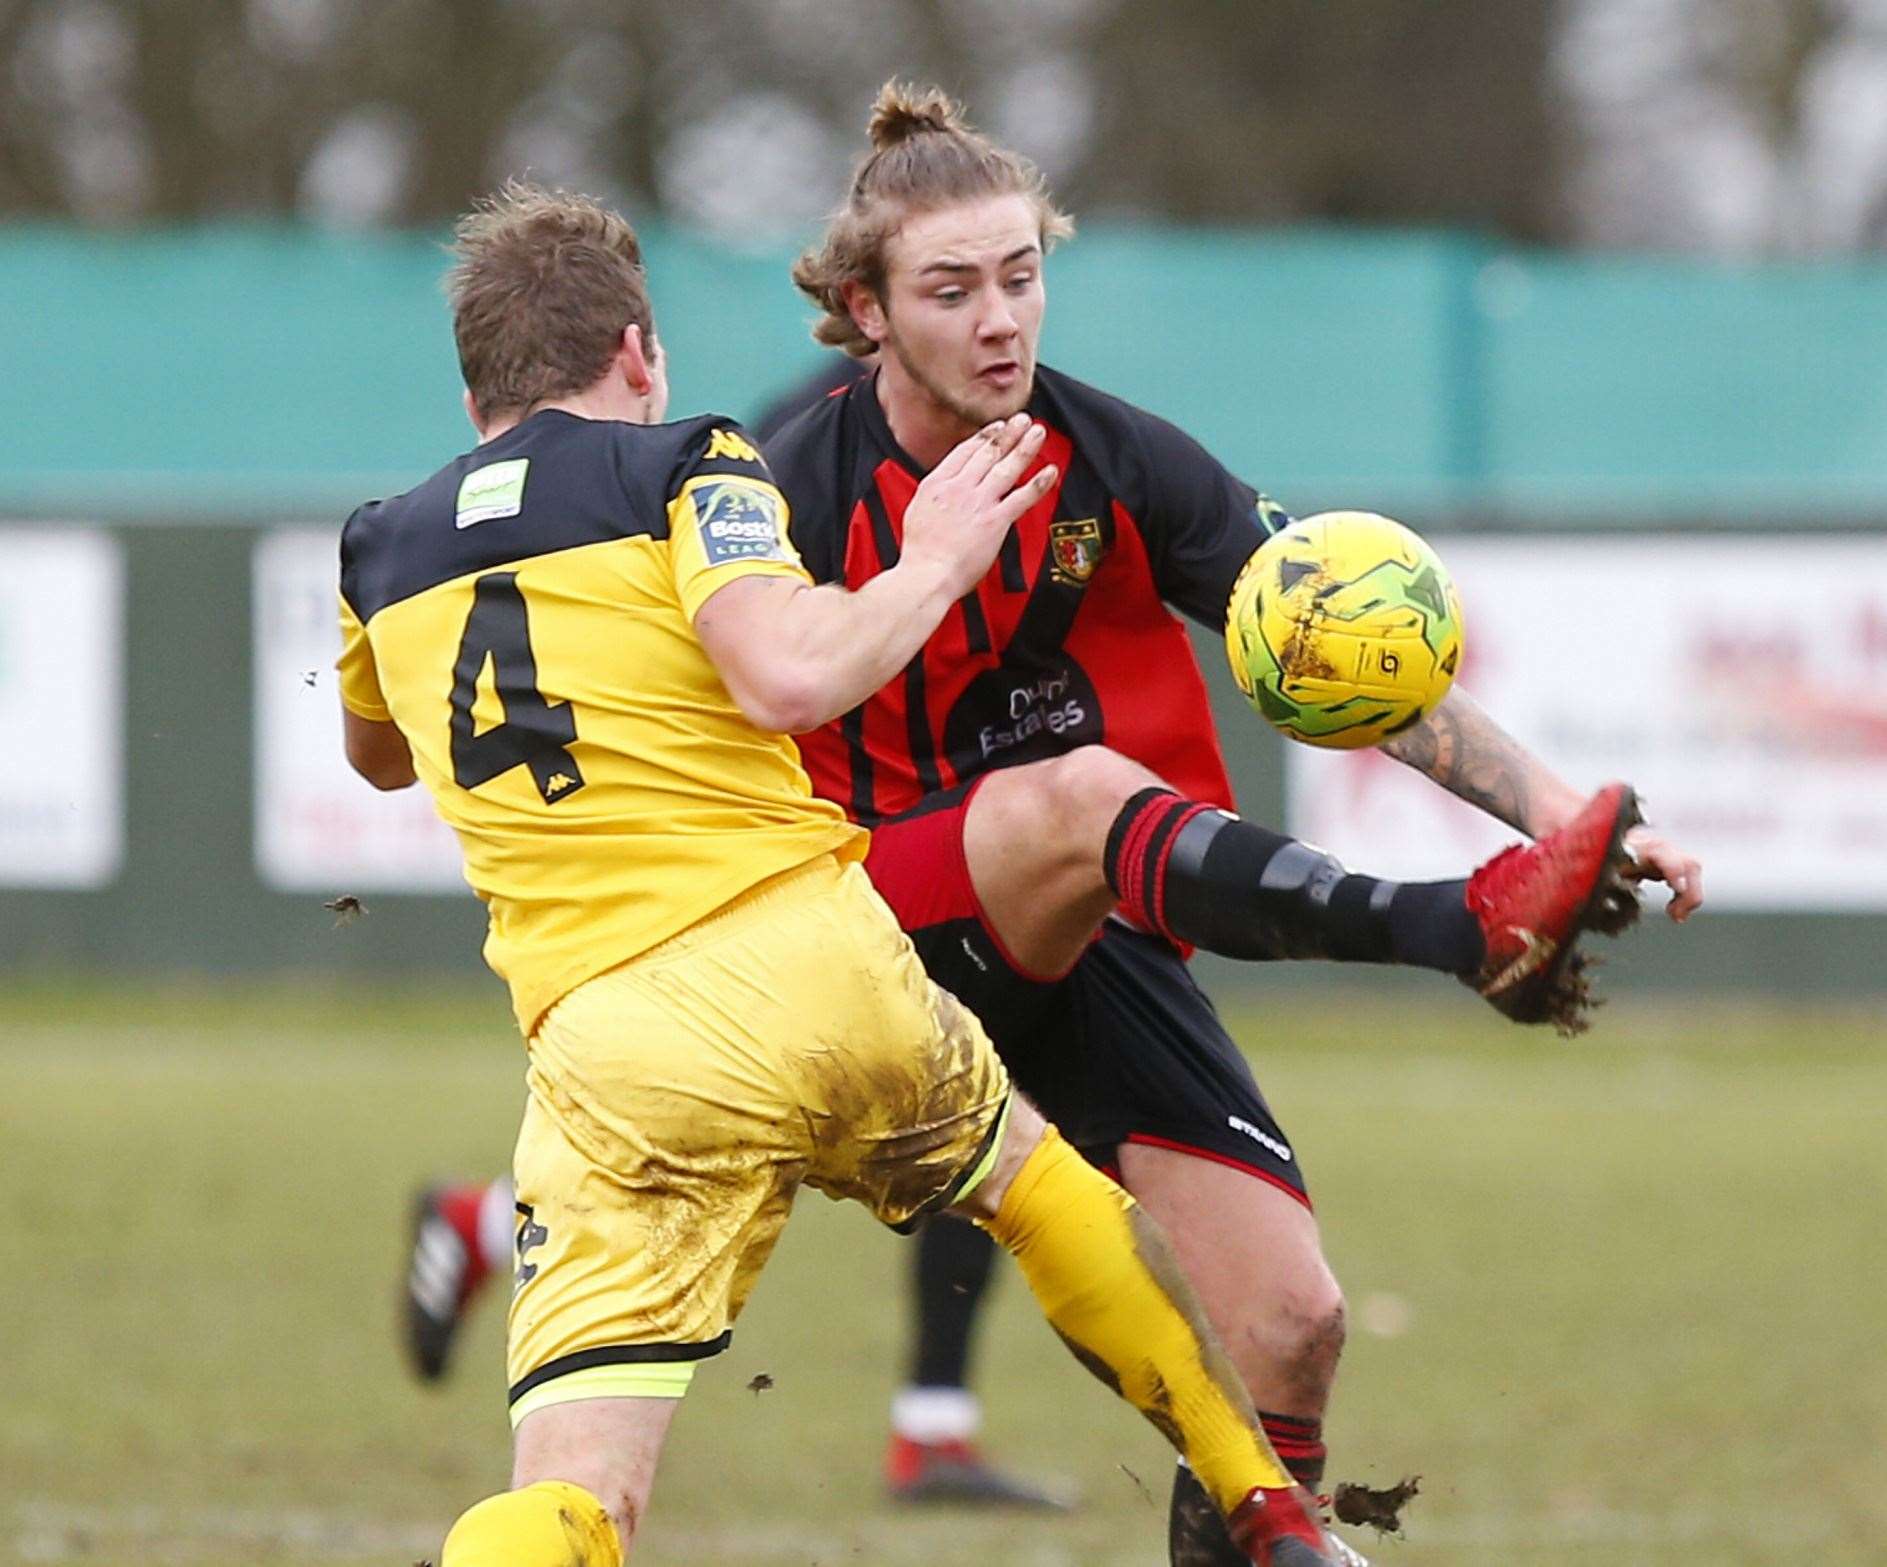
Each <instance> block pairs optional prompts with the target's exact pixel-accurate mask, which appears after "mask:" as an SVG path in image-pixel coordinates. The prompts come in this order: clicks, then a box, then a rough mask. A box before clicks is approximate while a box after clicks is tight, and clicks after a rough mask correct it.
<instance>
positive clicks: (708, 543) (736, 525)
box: [689, 479, 793, 566]
mask: <svg viewBox="0 0 1887 1567" xmlns="http://www.w3.org/2000/svg"><path fill="white" fill-rule="evenodd" d="M689 496H690V499H692V500H693V502H694V508H695V522H696V525H697V526H698V527H699V528H700V530H701V552H702V554H704V555H705V556H706V557H707V562H708V564H709V565H710V566H725V565H727V564H728V563H729V562H730V561H736V560H787V561H790V560H792V559H793V552H792V550H791V548H790V547H789V546H788V545H787V543H786V537H785V534H786V529H785V527H784V526H783V521H784V518H783V515H782V514H783V511H784V508H785V502H783V501H782V500H781V499H780V494H779V491H777V490H775V489H774V488H773V487H772V486H771V485H767V484H755V483H752V482H750V481H749V480H746V479H714V480H710V481H706V482H703V483H697V484H696V485H694V486H693V487H692V488H691V489H690V490H689Z"/></svg>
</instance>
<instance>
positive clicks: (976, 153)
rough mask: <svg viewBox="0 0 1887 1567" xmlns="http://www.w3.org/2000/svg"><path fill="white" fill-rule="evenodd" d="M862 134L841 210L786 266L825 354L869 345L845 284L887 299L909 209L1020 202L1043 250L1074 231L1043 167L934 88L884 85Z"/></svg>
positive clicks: (860, 351) (864, 350)
mask: <svg viewBox="0 0 1887 1567" xmlns="http://www.w3.org/2000/svg"><path fill="white" fill-rule="evenodd" d="M866 130H867V134H868V135H869V136H870V138H871V146H872V150H871V151H870V152H869V153H867V154H866V155H865V157H864V158H863V159H862V160H861V161H860V163H859V165H858V169H857V172H856V173H854V175H853V176H852V187H851V191H850V193H849V194H848V195H847V197H846V199H845V203H844V205H843V206H841V207H840V208H839V210H838V211H837V212H836V213H834V214H833V216H832V220H831V222H830V223H829V224H828V225H827V227H826V233H825V238H824V239H823V240H821V241H820V242H819V244H817V245H815V246H814V247H813V248H812V249H810V250H808V251H807V252H806V253H805V254H804V255H802V256H801V257H800V258H799V260H798V261H796V262H795V263H794V264H793V281H794V282H795V283H796V284H798V285H799V288H800V291H801V292H802V293H804V294H805V295H806V296H807V297H808V298H810V299H811V300H812V302H813V303H814V304H816V305H817V306H818V307H819V309H820V312H821V314H820V317H819V320H818V321H817V322H816V323H815V324H814V326H813V329H812V335H813V336H814V337H815V338H817V339H818V340H819V341H820V342H821V343H824V344H825V345H826V346H827V347H829V348H840V349H843V350H844V351H845V352H846V353H848V354H853V355H856V356H858V357H861V358H862V357H863V356H864V355H866V354H869V353H871V352H873V351H874V349H875V348H876V346H877V345H876V344H874V343H873V342H872V341H871V339H870V338H868V337H866V336H865V334H864V333H863V332H861V331H860V330H859V329H858V323H857V322H856V321H854V320H853V319H852V313H851V311H850V310H848V309H847V308H846V304H845V292H844V290H845V285H846V284H847V283H862V284H864V285H865V286H866V287H867V288H869V289H871V290H872V292H874V293H875V294H877V295H878V296H879V297H880V298H881V299H882V298H883V297H884V283H885V248H886V246H887V244H888V243H889V241H890V239H891V236H892V235H893V234H895V233H896V232H897V230H898V225H899V224H900V223H902V222H903V220H904V218H905V217H906V216H907V215H908V214H910V213H912V212H925V211H932V210H934V209H936V208H938V207H945V206H949V205H951V204H952V203H954V202H959V201H973V200H976V199H978V198H980V197H984V196H1024V197H1026V198H1028V200H1029V201H1030V202H1031V203H1033V205H1034V207H1035V212H1036V217H1037V220H1038V221H1039V222H1040V225H1041V239H1042V249H1043V250H1044V251H1048V250H1051V249H1053V248H1054V245H1055V242H1056V241H1057V240H1062V239H1066V238H1068V236H1069V235H1071V234H1073V233H1074V231H1075V226H1074V220H1073V219H1072V218H1070V217H1069V216H1068V215H1067V214H1066V213H1065V212H1063V211H1061V209H1060V208H1058V207H1057V206H1056V205H1055V203H1054V201H1053V200H1052V199H1051V198H1050V196H1049V193H1048V184H1047V182H1046V181H1045V180H1044V179H1043V178H1042V174H1041V171H1040V170H1039V169H1037V168H1036V167H1035V165H1034V164H1033V163H1031V162H1029V160H1028V159H1027V158H1025V157H1023V156H1022V155H1021V154H1020V153H1016V152H1011V151H1009V150H1008V149H1007V148H1005V147H999V146H997V145H996V144H995V143H994V142H992V141H990V140H989V138H988V137H986V136H983V135H981V134H980V133H978V132H977V131H976V130H974V129H973V128H972V127H971V126H970V125H969V123H968V122H967V121H966V120H965V119H964V117H963V108H962V106H961V105H960V104H958V103H956V102H955V101H954V100H952V99H951V98H950V97H949V96H948V95H947V94H946V93H944V92H942V91H941V90H940V89H938V88H935V87H927V88H919V87H910V86H906V85H905V84H903V83H901V82H898V81H889V82H886V83H885V84H884V86H883V87H881V88H880V89H879V90H878V99H877V101H876V102H875V103H874V104H873V105H872V107H871V119H870V121H869V123H868V125H867V127H866Z"/></svg>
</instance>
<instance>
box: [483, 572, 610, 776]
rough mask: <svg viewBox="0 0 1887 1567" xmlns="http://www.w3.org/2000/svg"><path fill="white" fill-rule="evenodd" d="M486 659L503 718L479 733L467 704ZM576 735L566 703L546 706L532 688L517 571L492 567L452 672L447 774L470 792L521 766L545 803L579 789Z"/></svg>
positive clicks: (532, 663)
mask: <svg viewBox="0 0 1887 1567" xmlns="http://www.w3.org/2000/svg"><path fill="white" fill-rule="evenodd" d="M487 658H490V660H491V667H492V681H493V684H494V685H495V686H496V687H497V691H498V703H499V706H501V707H502V708H503V709H504V715H505V716H504V722H503V723H501V724H497V725H494V726H493V727H492V728H490V729H487V730H486V731H485V732H484V733H483V734H480V733H478V732H477V731H476V730H475V728H474V726H473V722H472V703H473V702H474V701H475V700H476V699H477V696H478V677H479V675H480V674H482V673H483V672H484V668H485V660H486V659H487ZM576 738H577V720H576V715H575V714H573V713H572V712H571V711H570V704H569V703H568V702H560V703H559V704H558V705H557V706H555V707H552V706H551V704H550V703H548V702H546V701H545V700H544V696H543V693H542V692H540V691H539V690H538V689H537V657H536V655H535V654H534V653H533V652H532V651H531V621H530V616H529V615H528V613H527V612H526V611H525V607H524V594H523V592H522V591H521V590H520V589H519V587H518V574H517V573H516V572H515V571H495V572H492V573H491V574H490V575H488V576H483V577H480V578H479V579H478V582H477V584H476V585H475V587H474V589H473V594H472V612H471V614H470V615H468V616H467V617H466V619H465V634H464V635H463V636H462V637H461V638H460V639H459V657H458V662H457V663H456V664H454V665H453V669H452V776H453V778H454V779H455V780H456V781H457V783H458V785H459V787H460V788H461V789H476V788H477V787H478V786H479V785H480V784H486V783H490V782H491V781H492V779H494V778H497V777H499V776H501V775H502V774H504V773H508V772H510V771H511V769H512V768H514V767H528V768H530V770H531V777H532V779H533V780H534V781H535V782H536V784H537V792H538V793H539V794H541V795H542V796H543V797H544V803H545V804H546V805H549V804H552V803H554V802H556V801H558V800H563V799H567V798H569V797H570V796H571V795H573V794H575V793H576V792H577V790H579V789H581V788H582V787H583V773H582V770H581V769H580V768H579V767H578V766H577V764H576V760H575V759H574V758H573V757H572V756H571V755H570V751H569V747H570V746H571V745H572V744H573V743H574V742H575V741H576Z"/></svg>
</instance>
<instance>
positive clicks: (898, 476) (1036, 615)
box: [767, 367, 1289, 826]
mask: <svg viewBox="0 0 1887 1567" xmlns="http://www.w3.org/2000/svg"><path fill="white" fill-rule="evenodd" d="M1026 406H1027V411H1028V413H1029V414H1030V415H1032V416H1033V417H1034V418H1035V419H1036V420H1037V421H1038V422H1040V423H1041V424H1043V425H1044V426H1046V427H1047V431H1048V435H1047V439H1046V440H1045V441H1044V442H1043V447H1042V461H1043V462H1044V463H1045V464H1053V465H1054V466H1055V467H1056V468H1057V469H1058V470H1060V472H1061V474H1062V478H1061V480H1060V482H1059V484H1058V485H1057V486H1056V488H1055V490H1054V491H1053V492H1052V493H1051V494H1050V495H1049V496H1047V497H1046V498H1045V499H1044V500H1042V501H1040V502H1038V503H1037V505H1036V506H1035V507H1033V508H1032V509H1031V510H1030V511H1029V512H1028V513H1027V515H1025V516H1024V517H1023V519H1022V521H1021V522H1020V523H1018V524H1017V525H1016V528H1015V530H1014V532H1012V533H1011V534H1010V536H1009V539H1008V541H1007V542H1006V543H1005V544H1004V545H1003V549H1002V554H1001V556H1000V558H999V560H998V562H997V566H996V569H995V570H994V571H993V572H992V573H991V574H990V575H989V577H987V578H985V579H984V581H983V582H982V584H981V585H980V586H979V587H978V588H977V590H976V591H975V592H974V593H972V594H970V595H969V596H968V597H966V598H965V599H964V600H963V601H962V602H961V604H959V605H958V607H957V610H956V611H955V612H954V613H953V614H952V615H951V616H949V617H948V619H947V620H946V621H945V623H944V625H943V626H942V628H940V630H939V631H938V633H937V635H935V636H934V637H932V639H931V641H930V642H929V644H928V645H927V646H926V647H925V649H924V654H923V657H922V658H921V659H919V660H917V661H915V662H914V663H913V664H912V665H911V667H910V669H908V670H907V671H906V672H905V674H904V676H903V677H902V678H901V679H899V680H897V681H895V682H893V683H892V684H891V685H889V686H887V687H886V688H885V689H884V690H883V691H881V692H880V693H879V694H878V695H877V696H875V697H873V698H872V700H871V701H869V702H867V703H866V704H865V705H864V706H863V707H862V708H859V709H857V710H856V711H855V712H854V713H852V714H850V715H848V717H847V718H846V720H845V721H844V722H843V723H841V724H840V725H838V726H835V727H829V728H827V729H825V730H821V731H819V732H818V733H816V734H812V735H807V736H804V737H802V739H801V741H800V751H801V754H802V756H803V758H804V760H805V763H806V767H807V770H808V772H810V773H811V775H812V778H813V783H814V787H815V788H817V789H818V791H819V792H820V793H821V794H823V795H825V796H826V797H827V798H828V799H833V800H838V801H841V802H842V803H844V804H845V805H846V807H847V809H848V810H849V811H850V813H851V815H852V816H853V818H854V819H855V820H857V821H859V822H861V823H863V824H864V825H866V826H874V825H876V824H877V823H878V822H880V821H882V820H884V819H885V818H887V817H891V816H896V815H898V814H899V813H900V812H903V811H907V810H909V809H911V808H912V807H913V806H915V805H916V804H917V803H918V802H919V801H920V800H922V799H924V798H925V797H926V796H928V795H931V794H934V793H936V792H937V791H938V790H939V789H949V788H954V787H955V786H956V785H958V784H964V783H968V782H969V781H970V780H971V779H973V778H975V777H976V776H977V775H978V774H980V773H983V772H985V771H987V770H988V769H990V768H992V767H1007V766H1014V765H1015V764H1017V763H1019V762H1030V761H1037V760H1040V759H1041V758H1043V757H1049V756H1058V755H1061V754H1063V753H1065V752H1067V751H1071V750H1073V749H1074V748H1075V747H1077V746H1081V745H1098V744H1107V745H1110V746H1112V747H1114V748H1115V749H1117V750H1120V751H1122V752H1124V753H1125V754H1127V755H1129V756H1132V757H1135V758H1136V759H1137V760H1139V761H1141V762H1143V763H1145V764H1146V765H1147V766H1148V767H1151V768H1152V769H1153V770H1154V771H1155V772H1157V773H1158V774H1159V775H1160V776H1161V777H1163V778H1165V779H1166V780H1167V781H1168V782H1169V783H1171V784H1172V785H1173V787H1174V788H1175V789H1177V790H1179V791H1180V792H1181V793H1184V794H1187V795H1190V796H1193V797H1195V798H1198V799H1202V800H1209V801H1212V802H1213V803H1215V804H1219V805H1224V806H1228V807H1229V806H1230V805H1231V803H1232V792H1231V785H1230V783H1229V782H1228V781H1227V779H1226V774H1225V762H1224V759H1223V758H1222V757H1221V755H1220V753H1219V745H1218V740H1217V737H1216V736H1215V734H1214V733H1213V727H1212V717H1211V710H1210V708H1209V705H1208V703H1207V698H1206V687H1205V681H1204V679H1203V677H1202V676H1201V675H1200V672H1199V667H1198V664H1197V662H1196V661H1195V660H1194V657H1193V652H1192V645H1191V642H1190V640H1189V639H1188V637H1187V635H1186V631H1185V628H1184V627H1183V626H1182V625H1181V624H1180V622H1179V621H1178V620H1177V619H1176V618H1175V617H1174V615H1173V614H1172V613H1171V611H1170V610H1169V609H1168V608H1167V607H1166V606H1167V605H1172V606H1174V607H1175V608H1178V609H1180V610H1183V611H1184V612H1185V613H1186V614H1188V615H1190V616H1191V617H1192V618H1194V619H1196V620H1198V621H1199V622H1201V623H1202V624H1206V625H1211V626H1215V627H1216V626H1220V625H1223V623H1224V617H1225V604H1226V601H1227V599H1228V598H1229V597H1230V595H1231V591H1232V583H1233V581H1234V580H1235V579H1236V578H1237V576H1238V573H1239V571H1240V569H1241V568H1242V567H1243V566H1244V564H1245V562H1246V561H1247V560H1249V559H1250V558H1251V554H1252V551H1253V550H1255V549H1257V547H1258V546H1259V545H1260V544H1261V543H1263V542H1264V540H1265V538H1266V537H1268V536H1269V534H1270V532H1271V531H1272V529H1273V528H1274V527H1275V526H1276V525H1277V520H1278V519H1279V518H1280V517H1281V516H1282V514H1281V513H1280V512H1278V511H1277V509H1276V508H1274V507H1272V506H1271V505H1270V504H1269V503H1268V502H1266V501H1264V500H1263V499H1261V498H1260V497H1259V496H1258V495H1257V494H1256V493H1255V492H1254V491H1253V490H1251V489H1250V488H1249V487H1248V486H1246V485H1244V484H1242V483H1241V482H1240V481H1238V480H1237V479H1234V478H1233V477H1232V476H1231V474H1229V473H1228V472H1226V470H1225V469H1224V468H1223V467H1222V466H1221V465H1220V464H1219V463H1218V462H1216V461H1215V460H1214V459H1213V458H1212V457H1210V456H1209V455H1208V454H1207V453H1206V452H1205V451H1204V450H1203V449H1202V448H1201V447H1200V446H1199V445H1198V443H1197V442H1195V441H1193V440H1192V439H1191V438H1190V437H1188V436H1186V435H1184V434H1182V433H1181V432H1180V431H1179V430H1177V429H1175V428H1174V427H1173V426H1172V425H1170V424H1168V423H1166V422H1165V421H1164V420H1161V419H1156V418H1155V417H1153V416H1152V415H1151V414H1147V413H1144V412H1142V411H1141V410H1139V409H1137V408H1134V407H1132V406H1131V405H1129V404H1127V403H1124V402H1122V401H1121V400H1120V399H1118V398H1115V397H1109V396H1108V395H1107V394H1106V393H1104V392H1099V391H1096V390H1095V389H1094V388H1093V387H1090V386H1085V385H1083V384H1082V383H1081V382H1079V381H1076V380H1074V379H1072V378H1071V377H1068V376H1064V375H1060V374H1058V373H1057V372H1055V371H1053V370H1050V369H1048V368H1046V367H1042V368H1039V369H1038V370H1037V371H1036V374H1035V378H1034V391H1033V395H1032V396H1031V397H1030V399H1029V401H1028V403H1027V405H1026ZM767 460H768V463H769V465H770V466H771V467H772V469H773V472H774V476H775V478H776V480H777V481H778V482H779V483H780V484H781V486H782V487H783V489H784V491H785V493H786V495H787V497H788V500H789V502H790V503H791V505H792V508H793V534H794V538H795V541H796V543H797V544H798V546H799V548H800V551H801V553H802V555H803V557H804V558H805V560H806V563H807V565H808V567H809V568H810V569H811V570H812V572H813V575H814V576H815V577H816V578H817V579H819V580H821V581H827V582H842V583H844V584H846V585H847V586H848V587H857V586H859V585H860V584H862V583H863V582H866V581H869V580H870V579H871V578H872V577H874V576H876V575H877V574H878V573H879V572H881V571H886V570H889V569H890V568H891V567H892V566H894V565H895V564H896V563H897V559H898V548H899V540H900V538H901V537H902V533H903V514H904V507H905V504H906V503H907V502H908V501H909V500H910V498H911V496H912V495H913V494H914V493H915V491H916V489H917V483H918V480H919V479H920V478H921V477H922V476H923V473H924V471H925V470H924V468H923V467H922V466H920V465H919V463H918V462H917V460H916V459H915V458H913V457H912V456H911V455H910V454H909V453H907V452H906V451H905V450H904V449H903V448H902V447H901V446H900V445H899V444H898V440H897V437H896V436H895V435H894V434H893V433H892V430H891V427H890V425H889V423H888V422H887V419H886V415H885V411H884V408H883V406H882V405H881V403H880V400H879V395H878V389H877V385H876V383H875V381H874V380H873V378H871V377H866V378H865V379H863V380H861V381H859V382H857V383H855V384H854V385H852V386H851V387H850V388H848V389H847V390H845V391H843V392H841V393H839V394H837V395H834V396H832V397H828V398H826V399H824V400H823V401H821V402H819V403H817V404H816V405H814V407H813V408H812V409H811V410H809V411H808V412H807V413H805V414H804V415H802V416H801V417H800V419H798V420H797V421H796V422H794V423H793V424H791V425H789V426H788V427H787V428H786V429H785V430H783V431H781V432H780V433H779V434H777V435H776V436H775V437H774V439H773V440H772V441H771V442H770V443H769V444H768V448H767ZM1283 520H1284V521H1287V522H1288V520H1289V519H1288V518H1284V519H1283Z"/></svg>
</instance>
